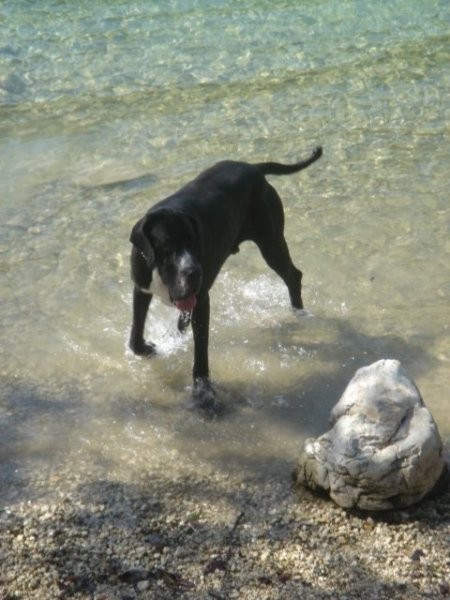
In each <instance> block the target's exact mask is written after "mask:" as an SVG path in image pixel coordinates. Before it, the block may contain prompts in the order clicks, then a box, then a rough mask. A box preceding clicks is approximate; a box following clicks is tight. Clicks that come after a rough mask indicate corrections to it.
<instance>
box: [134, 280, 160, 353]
mask: <svg viewBox="0 0 450 600" xmlns="http://www.w3.org/2000/svg"><path fill="white" fill-rule="evenodd" d="M151 300H152V295H151V294H146V293H145V292H143V291H141V290H140V289H139V288H138V287H137V286H134V290H133V324H132V326H131V335H130V348H131V350H133V352H134V353H135V354H138V355H139V356H152V355H153V354H155V352H156V346H155V345H154V344H152V343H151V342H149V343H145V340H144V326H145V319H146V317H147V312H148V307H149V306H150V302H151Z"/></svg>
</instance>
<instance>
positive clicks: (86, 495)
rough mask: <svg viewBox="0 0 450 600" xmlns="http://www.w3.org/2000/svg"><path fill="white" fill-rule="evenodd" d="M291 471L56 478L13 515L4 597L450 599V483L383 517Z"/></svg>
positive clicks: (3, 526) (4, 555)
mask: <svg viewBox="0 0 450 600" xmlns="http://www.w3.org/2000/svg"><path fill="white" fill-rule="evenodd" d="M288 473H289V471H288V470H287V474H286V479H285V480H284V481H283V480H280V479H276V480H270V481H266V482H263V483H261V482H255V481H244V480H242V479H240V478H239V476H237V475H236V476H234V477H232V476H229V475H224V474H221V473H214V472H211V473H210V474H203V475H199V474H195V473H194V472H192V473H188V472H186V473H183V474H178V475H174V476H169V475H168V474H167V473H164V472H154V473H151V472H150V473H146V474H142V475H141V476H136V475H135V474H134V475H133V477H131V476H130V481H124V480H123V479H122V480H120V479H119V478H115V477H113V476H111V477H110V478H108V479H105V478H103V479H101V478H98V477H95V476H94V474H93V473H91V474H90V475H89V474H85V475H84V476H83V478H82V479H81V478H80V475H76V476H75V474H73V473H71V472H70V471H68V472H65V473H63V472H61V471H59V472H55V473H53V474H52V475H50V476H49V475H48V474H46V476H45V477H43V476H42V480H41V481H40V487H41V488H42V489H41V493H37V492H36V490H37V489H38V488H39V485H35V486H34V490H35V494H34V499H30V498H28V499H26V495H25V493H24V490H22V492H21V493H18V494H17V497H16V498H14V496H13V495H11V494H10V495H9V497H8V501H7V502H4V503H3V506H2V508H1V510H0V599H1V600H13V599H14V600H19V599H21V600H28V599H30V600H31V599H38V600H39V599H42V600H52V599H55V600H56V599H58V600H66V599H74V600H150V599H157V600H159V599H161V600H165V599H171V598H184V599H186V600H191V599H192V600H194V599H195V600H207V599H208V600H210V599H215V600H225V599H232V598H236V599H240V600H253V599H255V600H256V599H258V600H264V599H291V598H292V599H296V598H298V599H315V598H317V599H321V598H324V599H326V598H327V599H330V600H331V599H342V600H345V599H348V600H350V599H353V598H354V599H357V598H358V599H359V598H364V599H365V600H368V599H384V598H386V599H387V598H389V599H399V600H400V599H403V598H408V599H410V600H414V599H419V598H433V599H434V598H449V597H450V490H449V486H448V479H447V480H446V481H445V482H444V485H443V489H441V490H440V493H439V494H436V495H434V496H433V497H430V498H428V499H426V500H424V501H423V502H421V503H420V504H418V505H416V506H414V507H411V508H409V509H407V510H402V511H389V512H383V513H371V514H370V513H354V512H353V513H351V512H348V511H345V510H344V509H342V508H340V507H338V506H337V505H335V504H334V503H333V502H332V501H330V500H329V499H326V498H323V497H319V496H316V495H313V494H311V493H310V492H308V491H306V490H304V489H303V488H298V489H297V488H296V487H295V486H294V484H293V483H292V482H291V481H290V480H289V476H288ZM44 490H45V493H44ZM49 490H50V491H49Z"/></svg>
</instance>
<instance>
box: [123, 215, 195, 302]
mask: <svg viewBox="0 0 450 600" xmlns="http://www.w3.org/2000/svg"><path fill="white" fill-rule="evenodd" d="M130 241H131V243H132V244H133V246H135V248H137V249H138V250H139V252H140V253H141V255H142V256H143V257H144V259H145V261H146V263H147V265H148V267H149V268H150V269H152V270H153V272H154V271H155V269H156V271H157V273H158V275H159V277H160V279H161V281H162V283H163V285H164V286H165V287H166V288H167V292H168V295H169V297H170V299H171V301H172V302H173V303H174V304H175V306H176V307H177V308H179V309H180V310H183V311H189V310H192V309H193V308H194V306H195V304H196V298H197V294H198V292H199V291H200V287H201V283H202V268H201V264H200V259H199V255H200V247H199V244H200V239H199V235H198V231H197V227H196V224H195V221H194V219H192V218H190V217H188V216H187V215H185V214H184V213H182V212H179V211H175V210H171V209H168V208H158V209H155V210H150V211H149V212H148V213H147V214H146V215H145V217H144V218H143V219H141V220H140V221H138V222H137V223H136V225H135V226H134V227H133V229H132V231H131V235H130Z"/></svg>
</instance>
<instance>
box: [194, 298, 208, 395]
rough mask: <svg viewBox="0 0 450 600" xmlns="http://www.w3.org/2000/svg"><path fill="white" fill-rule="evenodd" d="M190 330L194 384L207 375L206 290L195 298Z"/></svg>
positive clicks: (206, 377)
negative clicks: (192, 345)
mask: <svg viewBox="0 0 450 600" xmlns="http://www.w3.org/2000/svg"><path fill="white" fill-rule="evenodd" d="M192 330H193V332H194V368H193V371H192V375H193V378H194V386H196V385H197V383H198V382H201V381H206V380H207V379H208V377H209V363H208V343H209V294H208V293H207V292H206V293H205V294H202V295H201V296H200V297H198V298H197V305H196V307H195V308H194V310H193V312H192Z"/></svg>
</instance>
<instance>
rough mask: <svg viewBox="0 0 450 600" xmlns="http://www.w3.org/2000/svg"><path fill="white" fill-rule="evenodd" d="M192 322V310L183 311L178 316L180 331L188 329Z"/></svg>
mask: <svg viewBox="0 0 450 600" xmlns="http://www.w3.org/2000/svg"><path fill="white" fill-rule="evenodd" d="M190 322H191V313H190V312H186V311H184V312H181V313H180V316H179V317H178V331H179V332H180V333H184V332H185V331H186V329H187V328H188V327H189V324H190Z"/></svg>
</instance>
